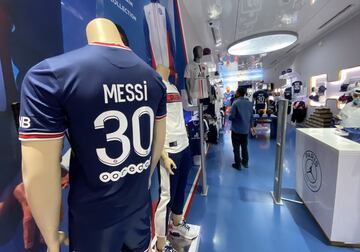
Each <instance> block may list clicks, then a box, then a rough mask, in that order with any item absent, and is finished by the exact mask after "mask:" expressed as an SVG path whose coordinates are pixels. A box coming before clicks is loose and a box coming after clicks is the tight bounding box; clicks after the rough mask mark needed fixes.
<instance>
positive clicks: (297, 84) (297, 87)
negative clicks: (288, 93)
mask: <svg viewBox="0 0 360 252" xmlns="http://www.w3.org/2000/svg"><path fill="white" fill-rule="evenodd" d="M292 86H293V88H294V93H295V94H298V93H300V91H301V86H302V82H301V81H295V82H293V84H292Z"/></svg>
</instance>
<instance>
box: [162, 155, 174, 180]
mask: <svg viewBox="0 0 360 252" xmlns="http://www.w3.org/2000/svg"><path fill="white" fill-rule="evenodd" d="M161 159H162V161H163V165H164V167H165V169H166V170H167V172H168V173H169V174H170V175H174V172H173V171H172V170H173V169H176V164H175V163H174V161H173V160H172V159H171V158H170V157H169V154H168V153H167V152H166V151H165V150H163V151H162V153H161Z"/></svg>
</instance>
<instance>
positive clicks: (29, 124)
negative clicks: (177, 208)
mask: <svg viewBox="0 0 360 252" xmlns="http://www.w3.org/2000/svg"><path fill="white" fill-rule="evenodd" d="M165 116H166V88H165V86H164V84H163V83H162V80H161V78H160V76H158V74H157V73H156V72H155V71H154V70H153V69H151V68H150V67H149V66H148V65H147V64H146V63H145V62H143V61H142V60H141V59H140V58H139V57H138V56H136V55H135V54H134V53H133V52H132V51H131V50H130V49H129V48H127V47H121V46H119V45H105V44H101V43H95V44H93V45H87V46H85V47H83V48H80V49H78V50H75V51H72V52H69V53H66V54H63V55H60V56H57V57H54V58H50V59H47V60H44V61H42V62H41V63H39V64H38V65H36V66H34V67H33V68H32V69H30V71H29V72H28V73H27V75H26V76H25V78H24V81H23V84H22V90H21V112H20V128H19V139H20V140H22V141H27V140H47V139H58V138H62V137H63V136H64V132H65V131H66V130H67V131H68V133H69V136H70V139H71V146H72V149H73V151H74V153H75V154H74V155H73V156H72V157H71V160H70V192H69V210H70V217H71V218H73V219H74V220H76V221H78V222H82V223H83V224H84V225H89V226H92V227H106V226H110V225H112V224H114V223H119V222H122V221H124V220H125V219H127V220H128V219H129V218H131V216H132V215H133V214H134V213H136V211H137V210H138V209H140V208H142V207H143V206H145V205H146V204H148V201H149V192H148V181H149V174H150V163H151V144H152V140H153V127H154V121H155V120H157V119H161V118H163V117H165Z"/></svg>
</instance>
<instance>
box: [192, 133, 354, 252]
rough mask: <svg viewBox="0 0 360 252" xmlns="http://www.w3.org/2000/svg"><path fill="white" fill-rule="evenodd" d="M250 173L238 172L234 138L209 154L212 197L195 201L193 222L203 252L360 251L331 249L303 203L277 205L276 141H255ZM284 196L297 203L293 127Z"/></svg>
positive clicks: (225, 139) (226, 135)
mask: <svg viewBox="0 0 360 252" xmlns="http://www.w3.org/2000/svg"><path fill="white" fill-rule="evenodd" d="M249 152H250V168H249V169H247V170H242V171H237V170H234V169H233V168H232V167H231V164H232V161H233V154H232V147H231V140H230V133H229V132H225V133H224V135H223V137H222V140H221V142H220V143H219V144H218V145H213V146H211V147H210V149H209V153H208V155H207V161H206V163H207V176H208V184H209V192H208V196H207V197H202V196H201V195H200V190H201V188H199V189H198V192H197V194H196V196H195V198H194V201H193V204H192V207H191V211H190V214H189V216H188V222H189V223H192V224H197V225H200V226H201V230H202V231H201V243H200V249H199V251H200V252H212V251H216V252H225V251H230V252H238V251H246V252H247V251H251V252H257V251H259V252H260V251H261V252H263V251H266V252H267V251H269V252H271V251H292V252H293V251H299V252H307V251H346V250H348V251H356V250H351V249H346V248H338V247H332V246H329V244H328V242H327V239H326V237H325V236H324V234H323V233H322V231H321V229H320V228H319V226H318V225H317V224H316V223H315V221H314V219H313V218H312V217H311V216H310V214H309V212H308V210H307V209H306V208H305V207H304V206H302V205H298V204H294V203H285V204H284V205H283V206H275V205H274V204H273V201H272V198H271V196H270V193H269V192H270V191H271V190H272V187H273V177H274V163H275V141H274V140H259V139H251V140H250V142H249ZM284 166H285V169H284V178H283V179H284V181H283V188H284V190H283V191H284V195H285V196H287V197H289V198H295V197H296V193H295V191H294V188H295V130H294V129H293V128H288V133H287V144H286V154H285V160H284Z"/></svg>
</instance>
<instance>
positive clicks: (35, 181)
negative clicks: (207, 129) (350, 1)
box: [21, 18, 166, 252]
mask: <svg viewBox="0 0 360 252" xmlns="http://www.w3.org/2000/svg"><path fill="white" fill-rule="evenodd" d="M86 35H87V40H88V43H89V44H91V43H94V42H103V43H109V44H118V45H124V43H123V41H122V40H121V37H120V34H119V32H118V30H117V29H116V26H115V25H114V24H113V23H112V22H111V21H110V20H107V19H104V18H96V19H94V20H92V21H91V22H90V23H89V24H88V25H87V27H86ZM165 130H166V119H162V120H156V121H155V124H154V132H153V134H154V135H153V143H152V158H151V170H154V167H155V165H156V164H157V162H158V160H159V158H160V155H161V150H162V147H163V145H164V141H165ZM21 148H22V173H23V182H24V186H25V192H26V196H27V199H28V203H29V206H30V209H31V212H32V214H33V217H34V219H35V221H36V224H37V225H38V227H39V229H40V231H41V233H42V235H43V237H44V240H45V243H46V244H47V246H48V252H59V243H60V239H61V236H59V234H58V228H59V222H60V205H61V169H60V160H61V151H62V148H63V139H56V140H40V141H23V142H22V144H21Z"/></svg>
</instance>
